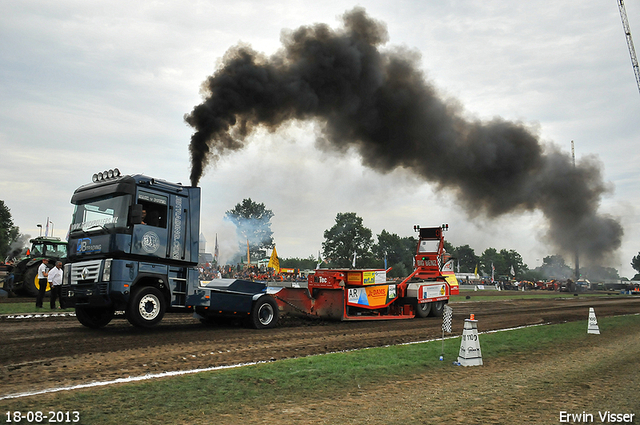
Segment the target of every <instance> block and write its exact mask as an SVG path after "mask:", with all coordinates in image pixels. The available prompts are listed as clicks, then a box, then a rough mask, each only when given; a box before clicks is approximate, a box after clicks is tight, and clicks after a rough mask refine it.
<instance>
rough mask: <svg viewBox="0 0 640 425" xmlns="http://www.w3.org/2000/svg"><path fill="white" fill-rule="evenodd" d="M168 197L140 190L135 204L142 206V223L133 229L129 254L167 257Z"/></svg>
mask: <svg viewBox="0 0 640 425" xmlns="http://www.w3.org/2000/svg"><path fill="white" fill-rule="evenodd" d="M168 200H169V199H168V197H167V196H165V195H161V194H158V193H152V192H147V191H143V190H140V191H139V192H138V198H137V201H136V202H137V203H138V204H141V205H142V223H141V224H136V225H135V226H134V229H133V238H132V241H131V253H132V254H139V255H144V256H148V257H160V258H166V257H167V247H168V232H169V229H168V227H169V226H168V222H169V217H168V214H169V208H168V204H169V202H168Z"/></svg>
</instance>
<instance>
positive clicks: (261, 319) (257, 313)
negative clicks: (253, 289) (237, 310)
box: [249, 295, 278, 329]
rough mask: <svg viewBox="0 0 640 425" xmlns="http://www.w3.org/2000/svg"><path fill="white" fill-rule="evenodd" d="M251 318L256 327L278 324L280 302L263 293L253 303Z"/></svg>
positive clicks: (265, 327)
mask: <svg viewBox="0 0 640 425" xmlns="http://www.w3.org/2000/svg"><path fill="white" fill-rule="evenodd" d="M249 319H250V322H251V325H252V326H253V327H254V328H256V329H267V328H273V327H275V326H276V324H278V304H277V303H276V301H275V300H274V299H273V298H271V297H269V296H266V295H263V296H262V297H260V298H258V301H256V302H255V303H254V304H253V309H252V311H251V316H250V317H249Z"/></svg>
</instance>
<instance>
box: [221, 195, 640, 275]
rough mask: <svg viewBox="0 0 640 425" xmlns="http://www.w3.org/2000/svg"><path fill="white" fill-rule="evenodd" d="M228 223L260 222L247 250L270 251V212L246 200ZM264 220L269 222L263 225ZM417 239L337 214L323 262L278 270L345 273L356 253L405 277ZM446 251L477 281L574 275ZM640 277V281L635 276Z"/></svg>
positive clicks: (487, 254)
mask: <svg viewBox="0 0 640 425" xmlns="http://www.w3.org/2000/svg"><path fill="white" fill-rule="evenodd" d="M226 217H227V219H229V220H230V221H232V222H234V223H242V222H243V221H245V220H248V221H252V220H253V219H254V218H259V220H257V221H258V225H257V228H258V229H259V231H258V232H259V234H260V235H261V236H260V237H258V238H253V239H251V238H248V239H249V240H253V241H254V242H255V246H252V247H251V252H252V253H254V252H255V253H264V252H266V249H270V248H273V246H274V243H273V236H272V232H271V228H270V226H271V223H270V219H271V218H272V217H273V212H272V211H271V210H268V209H266V207H265V205H264V204H261V203H260V204H259V203H256V202H253V201H252V200H251V199H245V200H243V201H242V203H240V204H238V205H236V207H235V208H234V209H232V210H230V211H227V213H226ZM264 217H268V219H267V220H265V219H264ZM251 227H252V226H248V225H246V224H245V225H242V226H238V232H239V234H240V235H242V237H243V238H246V231H247V230H246V229H248V228H251ZM416 244H417V239H416V238H414V237H413V236H406V237H402V236H399V235H397V234H395V233H390V232H388V231H387V230H385V229H383V230H382V231H381V232H380V233H379V234H377V235H376V237H375V239H374V237H373V232H372V230H371V229H369V228H367V227H366V226H364V224H363V219H362V218H361V217H359V216H358V215H357V214H356V213H355V212H345V213H338V214H337V215H336V219H335V224H334V225H333V226H332V227H331V228H330V229H327V230H325V231H324V242H323V243H322V252H321V258H317V257H314V256H313V255H311V256H309V257H308V258H297V257H294V258H281V259H280V265H281V266H282V267H290V268H298V269H314V268H316V267H317V265H318V264H320V265H321V267H326V268H330V267H339V268H348V267H351V265H352V264H353V257H354V253H355V257H356V267H358V268H384V267H385V266H386V267H392V270H391V272H390V276H392V277H395V276H407V275H408V274H409V273H411V271H412V270H413V258H414V255H415V251H416ZM445 249H446V251H447V252H448V253H449V254H451V256H452V257H453V258H454V259H455V263H454V268H455V271H456V272H459V273H475V272H476V271H477V272H478V274H479V275H480V276H491V274H492V271H493V275H494V277H495V278H496V279H501V278H504V279H506V278H514V279H517V280H530V281H536V280H543V279H552V278H553V279H558V280H562V279H569V278H571V279H573V278H574V274H575V270H573V269H572V268H571V267H569V266H568V265H567V264H566V263H565V260H564V258H563V257H562V256H560V255H549V256H547V257H544V258H543V259H542V263H541V264H540V265H538V266H537V267H535V268H529V266H528V265H527V264H525V263H524V261H523V259H522V256H521V255H520V253H518V252H517V251H516V250H513V249H500V250H497V249H496V248H487V249H485V250H484V251H483V252H482V253H481V254H479V255H478V254H476V252H475V250H474V249H473V248H472V247H470V246H469V245H461V246H457V247H455V246H453V245H452V244H451V243H449V242H448V241H445ZM632 266H633V268H634V269H635V270H636V271H638V272H639V273H640V253H638V256H637V257H634V259H633V262H632ZM580 277H581V278H587V279H588V278H591V279H598V280H604V279H620V276H619V274H618V271H617V270H616V269H615V268H612V267H601V266H586V267H582V268H581V269H580ZM638 277H640V276H638Z"/></svg>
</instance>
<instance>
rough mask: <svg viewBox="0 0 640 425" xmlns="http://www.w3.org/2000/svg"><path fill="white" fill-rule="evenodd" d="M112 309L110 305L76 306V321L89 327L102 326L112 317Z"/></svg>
mask: <svg viewBox="0 0 640 425" xmlns="http://www.w3.org/2000/svg"><path fill="white" fill-rule="evenodd" d="M114 313H115V312H114V310H113V308H112V307H99V308H88V307H76V318H77V319H78V322H80V323H82V324H83V325H84V326H86V327H88V328H91V329H99V328H104V327H105V326H107V325H108V324H109V322H111V319H113V315H114Z"/></svg>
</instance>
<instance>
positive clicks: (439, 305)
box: [431, 301, 446, 317]
mask: <svg viewBox="0 0 640 425" xmlns="http://www.w3.org/2000/svg"><path fill="white" fill-rule="evenodd" d="M445 304H446V302H445V301H434V302H432V303H431V315H432V316H435V317H442V314H443V313H444V305H445Z"/></svg>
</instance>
